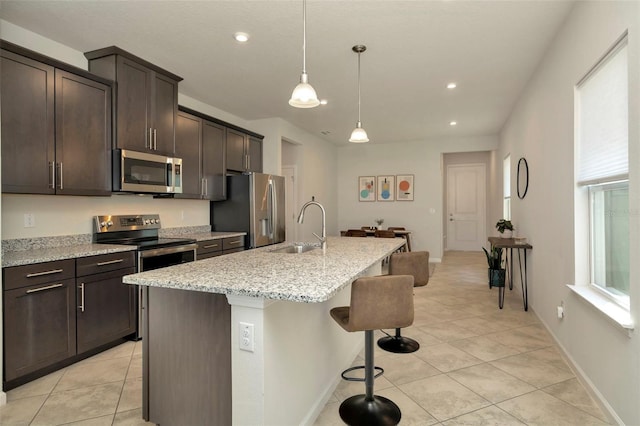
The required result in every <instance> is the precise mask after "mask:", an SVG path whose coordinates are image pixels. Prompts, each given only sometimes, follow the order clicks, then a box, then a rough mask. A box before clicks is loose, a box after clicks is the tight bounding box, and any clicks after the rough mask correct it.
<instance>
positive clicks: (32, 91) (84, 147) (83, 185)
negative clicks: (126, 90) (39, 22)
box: [0, 41, 112, 195]
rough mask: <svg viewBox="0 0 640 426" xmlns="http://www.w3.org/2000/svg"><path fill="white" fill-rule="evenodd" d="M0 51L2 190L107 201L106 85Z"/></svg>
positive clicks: (9, 47)
mask: <svg viewBox="0 0 640 426" xmlns="http://www.w3.org/2000/svg"><path fill="white" fill-rule="evenodd" d="M0 47H1V48H2V50H1V51H0V92H1V93H2V97H1V98H2V100H1V108H2V118H1V124H0V127H1V129H0V131H1V132H2V192H7V193H23V194H65V195H110V194H111V146H112V141H111V137H112V133H111V130H112V121H111V117H112V103H111V102H112V86H111V84H112V82H110V81H108V80H104V79H102V78H99V77H97V76H93V75H91V74H90V73H88V72H86V71H84V70H80V69H77V68H75V67H72V66H70V65H68V64H64V63H61V62H58V61H56V60H54V59H51V58H48V57H46V56H43V55H40V54H37V53H35V52H32V51H30V50H27V49H23V48H21V47H19V46H16V45H13V44H11V43H7V42H4V41H2V42H0Z"/></svg>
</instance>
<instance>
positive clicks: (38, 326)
mask: <svg viewBox="0 0 640 426" xmlns="http://www.w3.org/2000/svg"><path fill="white" fill-rule="evenodd" d="M74 284H75V281H74V280H73V279H65V280H61V281H53V282H49V283H44V284H36V285H31V286H28V287H21V288H17V289H14V290H6V291H4V350H5V354H4V380H5V381H10V380H13V379H15V378H17V377H20V376H24V375H25V374H28V373H31V372H33V371H36V370H39V369H41V368H44V367H47V366H49V365H51V364H55V363H56V362H58V361H62V360H64V359H66V358H69V357H71V356H73V355H75V353H76V292H75V285H74Z"/></svg>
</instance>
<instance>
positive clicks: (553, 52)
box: [493, 2, 640, 424]
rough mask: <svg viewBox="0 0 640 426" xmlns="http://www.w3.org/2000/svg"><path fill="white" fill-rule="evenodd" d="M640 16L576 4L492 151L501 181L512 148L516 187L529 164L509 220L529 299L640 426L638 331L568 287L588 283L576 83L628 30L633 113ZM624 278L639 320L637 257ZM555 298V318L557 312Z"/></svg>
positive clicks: (637, 179)
mask: <svg viewBox="0 0 640 426" xmlns="http://www.w3.org/2000/svg"><path fill="white" fill-rule="evenodd" d="M639 22H640V3H638V2H577V3H576V5H575V7H574V9H573V10H572V12H571V14H570V15H569V17H568V18H567V21H566V23H565V25H564V26H563V28H562V29H561V30H560V32H559V33H558V35H557V36H556V39H555V40H554V42H553V43H552V46H551V48H550V49H549V51H548V52H547V53H546V55H545V57H544V58H543V60H542V61H541V63H540V65H539V67H538V69H537V71H536V72H535V74H534V76H533V77H532V79H531V81H530V83H529V84H528V87H527V88H526V90H525V92H524V93H523V95H522V96H521V98H520V99H519V101H518V102H517V105H515V108H514V110H513V112H512V114H511V117H510V118H509V120H508V121H507V123H506V125H505V126H504V129H503V131H502V133H501V137H500V149H499V154H497V155H496V156H495V161H496V162H497V164H496V166H497V167H496V170H498V173H497V176H495V181H496V182H501V176H500V175H501V174H502V172H501V170H499V169H500V163H499V159H501V158H504V156H505V155H506V154H508V153H511V158H512V159H513V162H512V168H511V170H512V176H511V183H512V188H514V189H515V172H516V167H515V165H516V164H517V160H518V159H519V158H520V157H525V158H526V159H527V161H528V163H529V171H530V185H529V192H528V194H527V196H526V197H525V199H524V200H519V199H518V198H517V197H514V200H513V202H512V217H513V221H514V224H515V226H516V227H517V228H518V230H519V233H520V235H521V236H526V237H527V238H528V241H529V242H530V243H531V244H532V245H533V250H532V251H531V256H530V263H529V284H530V287H529V297H530V304H531V306H532V307H533V309H534V310H535V312H536V313H537V314H538V316H539V317H540V319H541V320H542V321H543V322H544V324H545V325H546V326H547V327H548V328H549V330H550V331H551V332H552V333H553V335H554V336H555V338H556V339H557V340H558V342H559V343H560V345H561V346H562V347H563V348H564V350H565V351H566V353H567V354H568V355H569V357H570V358H571V359H572V360H573V362H574V363H575V365H576V366H577V368H578V369H579V370H580V371H581V372H582V373H584V376H585V378H586V381H587V383H588V384H590V385H591V386H593V388H594V391H595V392H596V394H598V395H599V396H600V397H601V398H602V400H604V403H605V405H606V406H607V408H608V409H609V410H610V412H612V414H613V415H614V416H615V417H616V420H617V421H618V422H621V423H622V422H624V423H625V424H640V405H638V401H640V371H639V370H640V338H639V336H638V331H637V330H635V331H633V332H632V333H630V334H629V335H627V334H626V333H625V332H623V331H622V330H621V329H620V328H619V327H618V326H616V325H613V323H612V322H610V321H609V320H608V319H607V318H606V317H605V316H604V315H603V314H602V313H600V312H599V311H597V310H596V309H594V308H593V307H592V306H590V305H588V304H587V303H585V302H584V301H583V300H581V299H579V298H578V297H577V296H575V295H574V294H572V293H570V290H568V288H567V287H566V284H576V285H584V284H587V283H586V282H575V281H576V280H575V265H574V255H575V251H576V245H575V243H574V201H573V200H574V188H575V187H574V161H573V155H574V131H573V130H574V120H573V118H574V86H575V84H576V83H577V82H578V81H579V80H580V79H581V78H582V77H583V76H584V75H585V74H586V72H587V71H588V70H590V69H591V68H592V67H593V66H594V65H595V64H596V63H597V62H598V60H599V59H600V58H601V57H602V56H603V54H604V53H605V52H606V51H607V50H608V49H609V48H610V47H611V46H612V45H613V44H614V43H615V41H616V40H617V39H618V38H619V37H620V36H621V35H622V34H623V33H624V31H625V30H627V29H628V31H629V38H628V40H629V44H628V50H629V84H630V90H629V116H630V117H638V113H639V112H640V105H639V99H640V98H639V91H638V89H639V88H640V66H639V65H640V64H639V62H640V59H639V53H640V38H639V33H638V31H639V30H640V28H639ZM629 124H630V129H629V167H630V170H629V177H630V183H629V188H630V212H631V214H630V216H629V220H630V235H629V237H630V242H631V244H630V245H631V248H630V250H631V252H630V258H631V259H640V247H639V243H638V242H639V241H640V215H638V213H637V212H638V211H640V196H639V195H640V161H638V158H639V155H640V141H639V135H640V132H639V130H640V129H639V128H638V126H639V123H638V120H637V119H635V118H631V119H630V120H629ZM494 197H495V198H494V200H493V203H494V206H500V205H501V200H500V196H499V193H497V194H494ZM580 249H581V250H582V247H580ZM630 278H631V289H630V296H631V316H632V318H633V319H635V321H638V319H639V318H640V316H639V314H640V297H639V296H640V269H639V266H638V263H637V262H632V265H631V276H630ZM561 301H564V305H565V313H566V315H565V318H564V319H563V320H559V319H557V316H556V306H557V305H558V304H560V302H561Z"/></svg>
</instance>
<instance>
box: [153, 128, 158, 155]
mask: <svg viewBox="0 0 640 426" xmlns="http://www.w3.org/2000/svg"><path fill="white" fill-rule="evenodd" d="M153 150H154V151H157V150H158V129H153Z"/></svg>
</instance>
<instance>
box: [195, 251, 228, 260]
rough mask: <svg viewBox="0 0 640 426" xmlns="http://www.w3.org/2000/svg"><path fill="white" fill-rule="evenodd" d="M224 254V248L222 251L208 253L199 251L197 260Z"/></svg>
mask: <svg viewBox="0 0 640 426" xmlns="http://www.w3.org/2000/svg"><path fill="white" fill-rule="evenodd" d="M223 254H224V253H223V252H222V250H220V251H210V252H207V253H200V252H198V255H197V257H196V260H202V259H209V258H210V257H216V256H222V255H223Z"/></svg>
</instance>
